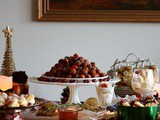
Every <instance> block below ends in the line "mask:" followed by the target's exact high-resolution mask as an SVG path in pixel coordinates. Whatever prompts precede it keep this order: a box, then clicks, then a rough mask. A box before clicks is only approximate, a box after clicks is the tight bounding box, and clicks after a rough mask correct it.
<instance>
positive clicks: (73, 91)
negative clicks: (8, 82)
mask: <svg viewBox="0 0 160 120" xmlns="http://www.w3.org/2000/svg"><path fill="white" fill-rule="evenodd" d="M42 77H44V78H47V79H51V80H52V79H54V80H64V79H65V80H66V81H69V80H77V81H78V83H69V82H66V83H62V82H48V81H38V80H37V79H36V78H30V80H29V81H30V82H32V83H38V84H46V85H59V86H68V88H69V90H70V95H69V99H68V102H67V103H68V104H72V103H75V104H81V102H80V100H79V96H78V88H79V87H80V86H96V85H97V84H98V83H99V80H104V79H106V78H107V77H108V76H105V77H99V78H58V77H47V76H44V75H43V76H42ZM84 80H89V81H92V80H94V81H97V82H89V83H83V81H84ZM109 82H111V84H115V83H116V82H117V80H116V79H115V80H110V81H109Z"/></svg>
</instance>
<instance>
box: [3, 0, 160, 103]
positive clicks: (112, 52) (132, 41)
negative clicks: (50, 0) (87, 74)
mask: <svg viewBox="0 0 160 120" xmlns="http://www.w3.org/2000/svg"><path fill="white" fill-rule="evenodd" d="M33 1H35V0H33ZM32 4H33V5H32ZM32 7H33V9H32ZM35 9H36V7H35V2H32V0H0V29H3V28H5V26H6V25H10V26H11V27H13V28H14V32H13V38H12V41H13V51H14V59H15V62H16V67H17V70H25V71H26V72H27V74H28V76H40V75H41V74H42V73H44V72H45V71H47V70H49V69H50V67H51V66H53V65H54V64H55V63H56V62H57V60H58V59H60V58H63V57H64V56H66V55H72V54H74V53H78V54H79V55H82V56H84V57H86V58H88V59H89V60H90V61H95V62H96V63H97V66H98V67H100V68H101V69H102V70H103V71H107V69H108V68H109V67H110V66H111V65H112V64H113V62H114V60H115V58H120V59H123V58H124V57H125V56H126V54H128V53H129V52H135V53H136V54H138V55H139V56H140V57H142V58H147V57H150V58H152V60H153V61H154V63H155V64H157V65H158V66H160V64H159V63H160V61H159V60H160V47H159V46H160V24H159V23H106V22H83V23H81V22H75V23H71V22H38V21H35V20H34V19H33V18H34V16H35ZM0 48H1V50H0V64H1V63H2V60H3V54H4V50H5V39H4V34H3V33H2V32H1V33H0ZM30 88H31V92H32V93H34V94H36V95H37V96H39V97H45V98H47V99H54V100H59V98H60V93H61V91H62V87H57V86H49V87H48V86H44V85H36V84H31V86H30ZM86 90H87V91H88V93H89V94H87V93H86V92H85V91H86ZM90 96H96V92H95V89H94V87H83V88H81V89H80V98H81V99H82V100H85V99H87V98H88V97H90Z"/></svg>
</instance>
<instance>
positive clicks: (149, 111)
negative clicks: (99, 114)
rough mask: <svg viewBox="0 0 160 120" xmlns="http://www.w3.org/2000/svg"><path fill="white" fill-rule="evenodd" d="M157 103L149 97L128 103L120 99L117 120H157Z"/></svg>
mask: <svg viewBox="0 0 160 120" xmlns="http://www.w3.org/2000/svg"><path fill="white" fill-rule="evenodd" d="M158 111H159V105H158V103H157V102H156V101H155V100H154V99H153V98H151V97H147V98H145V99H144V100H139V101H138V100H135V101H131V102H128V101H127V100H124V99H122V101H121V105H119V106H118V108H117V119H118V120H157V117H158Z"/></svg>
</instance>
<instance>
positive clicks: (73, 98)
mask: <svg viewBox="0 0 160 120" xmlns="http://www.w3.org/2000/svg"><path fill="white" fill-rule="evenodd" d="M68 88H69V91H70V95H69V99H68V101H67V104H72V103H75V104H81V102H80V100H79V97H78V86H68Z"/></svg>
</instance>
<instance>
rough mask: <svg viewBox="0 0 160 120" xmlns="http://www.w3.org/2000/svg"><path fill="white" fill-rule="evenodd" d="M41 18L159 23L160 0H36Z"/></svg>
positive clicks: (39, 17)
mask: <svg viewBox="0 0 160 120" xmlns="http://www.w3.org/2000/svg"><path fill="white" fill-rule="evenodd" d="M37 1H38V2H37V5H38V7H37V8H38V10H37V17H38V20H42V21H93V22H160V0H37Z"/></svg>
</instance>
